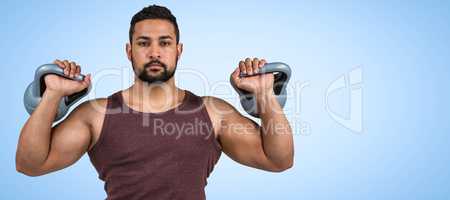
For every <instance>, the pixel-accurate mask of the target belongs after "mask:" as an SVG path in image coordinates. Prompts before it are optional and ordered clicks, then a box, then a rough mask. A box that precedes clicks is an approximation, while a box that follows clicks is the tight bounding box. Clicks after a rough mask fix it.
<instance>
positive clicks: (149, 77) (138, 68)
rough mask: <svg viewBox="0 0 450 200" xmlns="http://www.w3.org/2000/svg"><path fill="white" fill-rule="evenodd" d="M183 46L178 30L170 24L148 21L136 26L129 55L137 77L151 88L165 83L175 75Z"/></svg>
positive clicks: (128, 46) (155, 20) (129, 47)
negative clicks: (177, 41) (178, 38)
mask: <svg viewBox="0 0 450 200" xmlns="http://www.w3.org/2000/svg"><path fill="white" fill-rule="evenodd" d="M181 52H182V44H178V45H177V44H176V35H175V27H174V26H173V25H172V24H171V23H170V22H169V21H167V20H160V19H147V20H143V21H140V22H138V23H136V24H135V26H134V33H133V36H132V44H131V45H129V44H127V55H128V59H129V60H130V61H131V64H132V66H133V70H134V73H135V75H136V76H137V77H138V78H139V79H140V80H142V81H144V82H147V83H149V84H152V83H162V82H166V81H167V80H169V79H171V78H172V77H173V75H174V73H175V70H176V66H177V62H178V59H179V56H180V55H181Z"/></svg>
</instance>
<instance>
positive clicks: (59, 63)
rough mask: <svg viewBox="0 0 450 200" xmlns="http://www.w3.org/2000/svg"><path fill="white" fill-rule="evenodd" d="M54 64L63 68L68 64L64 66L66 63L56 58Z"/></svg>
mask: <svg viewBox="0 0 450 200" xmlns="http://www.w3.org/2000/svg"><path fill="white" fill-rule="evenodd" d="M53 63H54V64H56V65H57V66H58V67H60V68H61V69H64V68H66V66H64V63H63V62H61V61H60V60H58V59H56V60H55V61H53Z"/></svg>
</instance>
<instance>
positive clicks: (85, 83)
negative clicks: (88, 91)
mask: <svg viewBox="0 0 450 200" xmlns="http://www.w3.org/2000/svg"><path fill="white" fill-rule="evenodd" d="M81 84H82V85H83V88H87V87H89V85H90V84H91V74H88V75H86V77H84V80H83V82H81Z"/></svg>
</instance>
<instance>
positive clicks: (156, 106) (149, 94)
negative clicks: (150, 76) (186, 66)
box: [125, 78, 184, 112]
mask: <svg viewBox="0 0 450 200" xmlns="http://www.w3.org/2000/svg"><path fill="white" fill-rule="evenodd" d="M125 96H126V99H127V100H126V101H127V102H128V104H129V105H130V106H132V107H139V110H141V111H146V112H161V111H165V110H168V109H171V108H173V107H176V106H177V105H178V104H179V103H180V102H181V101H182V99H183V98H184V91H183V90H181V89H179V88H177V87H176V85H175V83H174V81H173V78H172V79H170V80H168V81H166V82H164V83H161V84H148V83H146V82H143V81H141V80H135V82H134V84H133V86H131V87H130V88H128V89H127V90H126V91H125Z"/></svg>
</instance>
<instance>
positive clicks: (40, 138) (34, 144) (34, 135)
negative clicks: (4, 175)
mask: <svg viewBox="0 0 450 200" xmlns="http://www.w3.org/2000/svg"><path fill="white" fill-rule="evenodd" d="M60 99H61V96H60V95H58V94H56V93H53V92H49V91H48V90H47V91H46V92H45V93H44V95H43V97H42V100H41V102H40V103H39V105H38V106H37V107H36V109H35V110H34V112H33V114H32V115H31V116H30V118H28V120H27V122H26V123H25V125H24V126H23V128H22V130H21V133H20V137H19V142H18V146H17V152H16V167H17V168H22V169H27V170H30V169H31V170H32V169H35V168H37V167H39V166H41V165H42V164H43V163H44V162H45V160H46V158H47V156H48V154H49V150H50V142H51V130H52V123H53V120H54V119H55V116H56V113H57V109H58V104H59V101H60Z"/></svg>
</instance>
